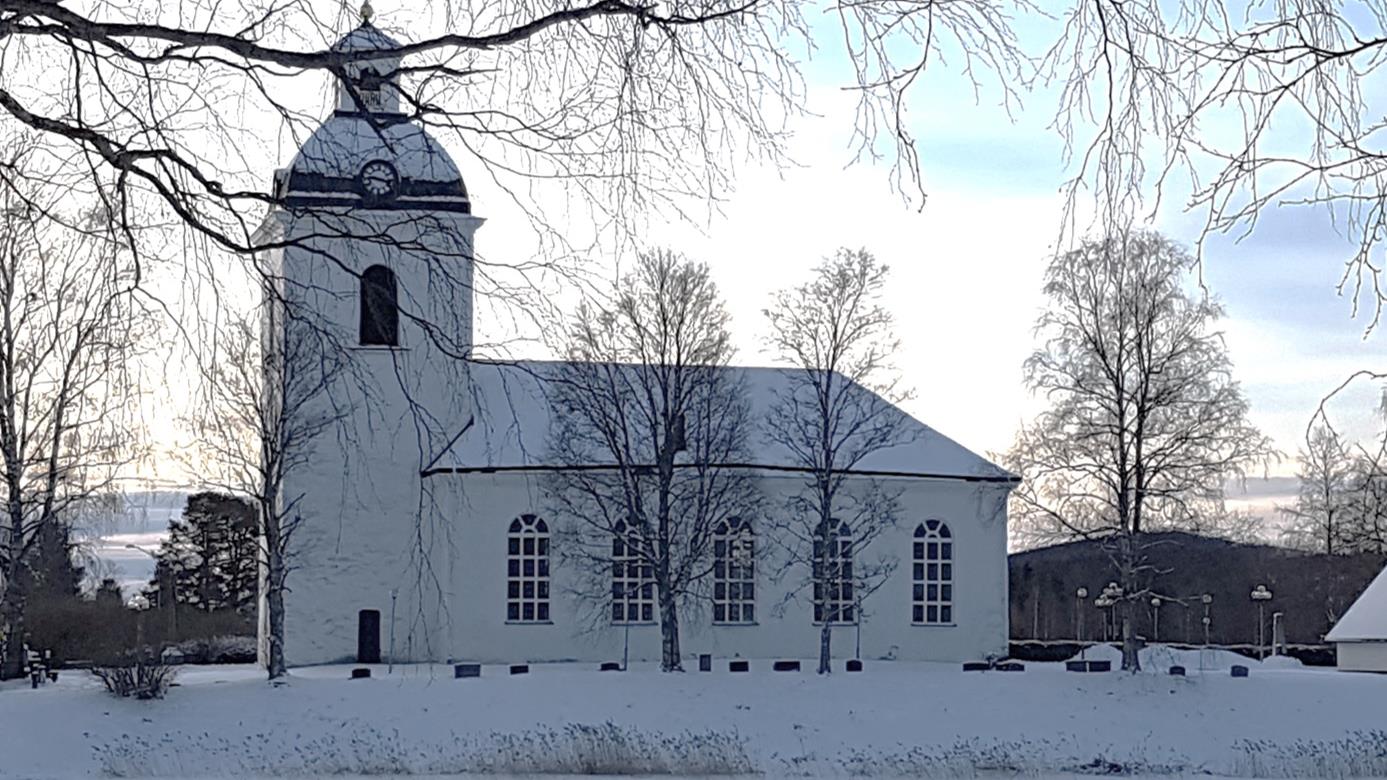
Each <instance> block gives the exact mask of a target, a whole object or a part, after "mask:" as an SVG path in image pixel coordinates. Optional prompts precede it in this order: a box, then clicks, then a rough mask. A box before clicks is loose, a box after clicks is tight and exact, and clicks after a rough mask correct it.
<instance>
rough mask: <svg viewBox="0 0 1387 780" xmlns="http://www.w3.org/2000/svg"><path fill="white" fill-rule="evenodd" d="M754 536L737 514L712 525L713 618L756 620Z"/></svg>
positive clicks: (749, 621) (724, 621)
mask: <svg viewBox="0 0 1387 780" xmlns="http://www.w3.org/2000/svg"><path fill="white" fill-rule="evenodd" d="M755 544H756V537H755V535H753V534H752V532H751V524H750V523H748V522H747V521H745V520H742V519H740V518H736V517H734V518H732V519H730V520H724V521H723V522H721V523H718V524H717V525H716V526H715V527H714V528H713V622H714V623H755V622H756V559H755V552H756V550H755Z"/></svg>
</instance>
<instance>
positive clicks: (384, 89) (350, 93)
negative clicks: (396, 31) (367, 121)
mask: <svg viewBox="0 0 1387 780" xmlns="http://www.w3.org/2000/svg"><path fill="white" fill-rule="evenodd" d="M373 15H374V11H373V10H372V9H371V3H370V0H367V2H366V3H364V4H363V5H362V6H361V25H360V26H359V27H357V28H356V29H355V30H352V31H351V32H349V33H347V34H346V35H345V36H343V38H342V39H341V40H339V41H338V42H337V43H335V44H333V46H332V51H334V52H339V53H343V52H351V53H357V52H363V53H364V52H373V51H378V52H382V54H381V56H380V57H378V58H376V57H373V58H370V59H363V60H354V61H353V62H351V63H349V64H347V65H345V66H343V68H342V70H343V76H345V78H340V79H339V81H338V84H337V111H338V112H343V113H365V112H369V113H372V114H398V113H400V112H401V109H400V97H401V95H400V87H399V84H400V78H399V70H400V57H399V55H398V54H395V53H394V52H395V50H397V49H399V48H400V43H399V41H397V40H395V39H394V38H391V37H390V36H389V35H386V34H385V33H383V32H381V31H380V30H379V29H378V28H377V27H376V26H375V25H374V24H372V23H371V17H372V16H373Z"/></svg>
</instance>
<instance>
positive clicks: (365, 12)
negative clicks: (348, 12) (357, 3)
mask: <svg viewBox="0 0 1387 780" xmlns="http://www.w3.org/2000/svg"><path fill="white" fill-rule="evenodd" d="M375 15H376V9H374V8H372V7H371V0H363V2H362V3H361V23H362V24H370V23H371V17H372V16H375Z"/></svg>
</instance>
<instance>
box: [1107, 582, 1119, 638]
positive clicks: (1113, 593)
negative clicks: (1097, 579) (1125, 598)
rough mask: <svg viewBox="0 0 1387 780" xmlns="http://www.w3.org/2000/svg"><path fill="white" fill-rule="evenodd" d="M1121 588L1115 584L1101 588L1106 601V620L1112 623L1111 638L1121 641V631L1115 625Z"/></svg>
mask: <svg viewBox="0 0 1387 780" xmlns="http://www.w3.org/2000/svg"><path fill="white" fill-rule="evenodd" d="M1122 594H1123V591H1122V586H1121V585H1118V584H1117V583H1116V582H1109V583H1108V584H1107V585H1106V586H1104V588H1103V597H1104V598H1106V599H1107V600H1108V607H1109V609H1108V619H1109V620H1110V621H1111V622H1112V637H1113V638H1114V639H1122V638H1123V637H1122V635H1121V630H1120V629H1119V628H1118V624H1117V604H1118V602H1120V601H1121V600H1122Z"/></svg>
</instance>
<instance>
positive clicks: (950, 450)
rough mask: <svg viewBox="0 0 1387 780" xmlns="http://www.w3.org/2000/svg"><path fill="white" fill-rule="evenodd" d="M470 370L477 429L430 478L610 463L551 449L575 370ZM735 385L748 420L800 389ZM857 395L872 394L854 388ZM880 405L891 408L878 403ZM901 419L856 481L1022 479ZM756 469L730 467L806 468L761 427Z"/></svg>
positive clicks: (782, 384)
mask: <svg viewBox="0 0 1387 780" xmlns="http://www.w3.org/2000/svg"><path fill="white" fill-rule="evenodd" d="M470 366H471V369H470V370H471V382H470V384H471V388H472V390H471V392H472V402H473V412H472V415H473V416H472V421H471V423H470V424H468V425H467V426H466V427H465V429H464V430H463V431H462V432H461V433H460V434H459V435H458V436H457V438H456V439H455V440H454V441H453V442H452V443H451V444H450V445H449V446H448V447H447V448H446V449H445V450H444V451H443V452H442V453H440V454H439V455H438V457H437V458H435V459H434V462H433V464H432V465H431V467H430V468H429V469H427V470H426V472H425V473H426V474H437V473H458V472H490V471H510V470H514V471H526V470H549V469H559V468H565V467H572V466H589V467H591V466H603V465H610V464H606V463H582V464H575V463H565V462H561V461H559V460H558V459H557V458H556V455H555V454H554V452H553V448H552V447H551V446H550V442H549V434H550V432H551V430H552V429H553V416H554V410H553V409H551V406H550V403H549V400H548V396H547V395H546V387H547V386H549V384H550V383H552V382H553V381H554V380H555V378H556V377H558V376H560V372H564V371H571V370H572V369H573V367H574V366H575V364H572V363H563V362H547V361H520V362H511V363H502V362H487V361H475V362H472V363H471V364H470ZM722 370H725V371H729V372H736V374H737V376H736V377H734V378H735V379H739V380H741V381H742V382H743V383H744V387H745V388H746V394H747V400H748V403H749V404H750V407H751V408H750V413H751V420H752V421H753V422H755V421H757V420H764V419H766V417H767V415H768V414H769V410H770V408H771V406H772V405H773V404H774V403H775V402H776V399H777V398H778V397H781V396H782V395H783V394H785V393H787V392H791V391H792V388H794V387H795V384H794V383H793V377H792V374H793V373H794V371H795V369H780V368H737V367H729V368H726V369H722ZM853 387H854V388H855V390H856V391H857V392H861V393H870V391H868V390H866V389H864V388H861V387H860V386H856V385H854V386H853ZM871 398H872V399H873V400H874V401H875V402H880V403H883V404H884V403H886V402H885V401H882V400H881V399H880V398H878V397H877V396H875V395H872V396H871ZM890 413H894V414H898V415H899V416H900V418H902V419H901V429H900V430H901V433H902V435H901V437H900V442H901V443H899V444H896V445H894V446H891V447H887V448H884V449H880V450H877V451H875V452H872V453H871V454H869V455H867V456H866V457H864V458H863V459H862V460H861V461H859V462H858V463H857V464H856V465H855V466H854V467H853V468H852V469H850V471H851V472H853V473H860V474H872V475H881V476H904V477H931V478H944V479H959V480H968V481H985V482H1006V483H1011V482H1015V481H1017V478H1016V477H1015V476H1013V475H1012V474H1010V473H1008V472H1007V471H1005V470H1003V469H1002V468H1000V467H999V466H997V465H995V464H993V463H991V462H989V461H988V460H987V459H985V458H983V457H981V456H979V455H977V454H975V453H973V452H970V451H969V450H968V449H966V448H964V447H963V446H962V445H960V444H958V443H957V442H955V441H954V440H952V439H950V438H949V437H947V436H944V435H943V434H941V433H939V432H938V431H936V430H934V429H933V428H931V427H929V426H928V425H925V424H924V423H922V422H920V421H919V420H916V419H915V418H913V417H911V416H910V415H908V414H906V413H905V412H904V411H901V410H900V409H898V408H896V407H891V412H890ZM747 449H748V451H749V453H750V458H751V462H748V463H739V464H730V465H737V466H743V467H747V468H753V469H762V470H770V471H799V470H802V464H801V462H800V461H799V460H797V459H796V458H795V457H794V455H793V453H792V452H791V451H790V450H789V449H788V448H787V447H785V446H784V445H782V444H779V443H777V442H775V441H774V440H773V439H772V438H771V437H770V436H768V435H767V432H766V430H765V428H764V426H761V425H755V426H754V433H753V435H752V437H751V440H750V441H749V442H748V448H747Z"/></svg>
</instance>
